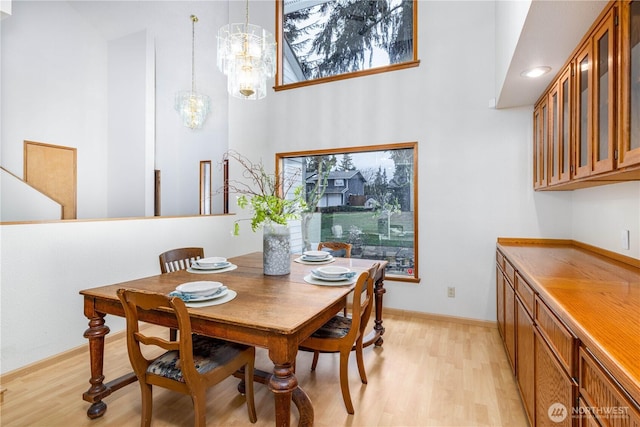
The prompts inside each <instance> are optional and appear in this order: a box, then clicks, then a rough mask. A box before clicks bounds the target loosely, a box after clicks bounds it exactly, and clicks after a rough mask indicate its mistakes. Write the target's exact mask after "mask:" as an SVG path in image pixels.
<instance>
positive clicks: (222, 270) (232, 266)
mask: <svg viewBox="0 0 640 427" xmlns="http://www.w3.org/2000/svg"><path fill="white" fill-rule="evenodd" d="M236 268H238V266H237V265H235V264H229V265H228V266H226V267H225V268H218V269H215V270H211V269H209V268H207V269H202V270H201V269H198V268H192V267H189V268H187V271H188V272H189V273H194V274H215V273H225V272H227V271H231V270H235V269H236Z"/></svg>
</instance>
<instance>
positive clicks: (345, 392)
mask: <svg viewBox="0 0 640 427" xmlns="http://www.w3.org/2000/svg"><path fill="white" fill-rule="evenodd" d="M350 353H351V350H350V349H349V350H347V351H341V352H340V389H341V390H342V399H343V400H344V406H345V407H346V408H347V412H348V413H350V414H353V413H354V411H353V403H352V402H351V393H349V354H350Z"/></svg>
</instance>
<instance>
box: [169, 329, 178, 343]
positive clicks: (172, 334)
mask: <svg viewBox="0 0 640 427" xmlns="http://www.w3.org/2000/svg"><path fill="white" fill-rule="evenodd" d="M177 340H178V330H177V329H173V328H171V329H169V341H177Z"/></svg>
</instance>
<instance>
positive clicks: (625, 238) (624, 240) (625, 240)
mask: <svg viewBox="0 0 640 427" xmlns="http://www.w3.org/2000/svg"><path fill="white" fill-rule="evenodd" d="M620 243H621V245H622V249H626V250H629V230H622V232H621V233H620Z"/></svg>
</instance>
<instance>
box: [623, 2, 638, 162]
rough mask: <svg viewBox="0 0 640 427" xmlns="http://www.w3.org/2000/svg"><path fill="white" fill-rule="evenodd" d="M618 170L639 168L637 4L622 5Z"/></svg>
mask: <svg viewBox="0 0 640 427" xmlns="http://www.w3.org/2000/svg"><path fill="white" fill-rule="evenodd" d="M620 22H621V25H620V31H621V37H620V58H621V63H620V98H619V101H618V102H619V105H620V108H619V110H620V126H619V134H618V135H619V138H618V167H626V166H631V165H636V164H640V1H628V0H627V1H624V2H622V10H621V19H620Z"/></svg>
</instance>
